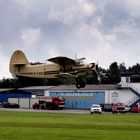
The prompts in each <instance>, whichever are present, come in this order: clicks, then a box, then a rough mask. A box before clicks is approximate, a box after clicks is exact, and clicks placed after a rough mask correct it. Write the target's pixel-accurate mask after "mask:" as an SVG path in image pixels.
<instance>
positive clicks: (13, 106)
mask: <svg viewBox="0 0 140 140" xmlns="http://www.w3.org/2000/svg"><path fill="white" fill-rule="evenodd" d="M2 107H4V108H19V107H20V106H19V104H16V103H9V102H4V103H2Z"/></svg>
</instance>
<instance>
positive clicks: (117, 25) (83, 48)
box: [0, 0, 140, 77]
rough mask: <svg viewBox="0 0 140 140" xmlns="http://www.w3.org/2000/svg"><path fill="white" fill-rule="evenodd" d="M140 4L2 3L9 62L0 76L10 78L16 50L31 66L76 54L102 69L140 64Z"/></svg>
mask: <svg viewBox="0 0 140 140" xmlns="http://www.w3.org/2000/svg"><path fill="white" fill-rule="evenodd" d="M139 5H140V2H139V0H135V1H133V0H117V1H114V0H109V1H108V0H94V1H93V0H69V1H66V0H61V2H60V1H57V0H47V1H46V0H39V1H37V0H0V31H1V32H0V54H1V57H0V60H2V61H3V62H5V63H3V64H2V65H3V68H2V72H1V75H0V77H3V76H6V75H7V76H9V75H10V73H9V70H8V63H9V59H10V57H11V54H12V53H13V52H14V51H15V50H17V49H21V50H23V51H24V52H25V54H26V55H27V57H28V59H29V61H32V62H33V61H40V62H44V61H45V60H46V59H47V58H49V57H54V56H57V55H63V56H68V57H72V58H74V55H75V53H77V56H79V57H87V62H93V61H95V62H96V61H98V62H99V64H100V65H101V67H106V68H107V67H108V66H109V65H110V64H111V63H112V62H113V61H117V62H119V63H121V62H125V63H126V64H127V66H130V65H134V64H135V63H137V62H139V60H140V56H139V52H140V48H139V46H140V41H139V36H140V27H139V24H140V14H139V13H140V9H139ZM36 52H37V54H36ZM134 56H135V57H134Z"/></svg>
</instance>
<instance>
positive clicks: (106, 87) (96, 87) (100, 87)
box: [49, 85, 116, 90]
mask: <svg viewBox="0 0 140 140" xmlns="http://www.w3.org/2000/svg"><path fill="white" fill-rule="evenodd" d="M49 90H77V88H76V86H75V85H59V86H54V87H52V88H50V89H49ZM78 90H116V85H86V87H85V88H80V89H78Z"/></svg>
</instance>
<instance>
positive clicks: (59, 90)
mask: <svg viewBox="0 0 140 140" xmlns="http://www.w3.org/2000/svg"><path fill="white" fill-rule="evenodd" d="M139 77H140V74H139V75H134V74H133V75H132V74H122V76H121V82H120V83H119V84H118V85H86V87H85V88H81V89H77V88H76V87H75V85H60V86H36V87H25V88H20V89H19V90H20V91H24V92H25V93H31V94H32V97H38V96H49V97H54V96H55V97H56V96H63V97H64V98H65V102H66V108H67V109H89V107H90V106H91V105H92V104H112V103H116V102H122V103H124V104H126V105H128V106H132V105H133V104H136V103H139V102H140V82H138V78H139ZM133 78H135V79H136V81H137V82H136V83H134V79H133ZM131 79H133V80H132V81H131ZM9 95H10V91H9ZM12 95H13V96H8V97H9V98H15V97H16V98H25V96H24V95H27V94H22V95H18V94H16V95H17V96H16V95H14V94H12ZM4 96H6V95H5V94H2V92H0V97H1V100H2V98H3V97H4ZM26 97H27V96H26ZM27 98H28V100H29V101H26V100H27ZM27 98H26V99H24V100H23V99H22V108H32V104H31V103H33V101H30V100H32V98H31V95H28V97H27ZM18 102H19V100H18ZM24 102H25V103H24ZM24 104H25V105H24ZM28 104H29V105H28Z"/></svg>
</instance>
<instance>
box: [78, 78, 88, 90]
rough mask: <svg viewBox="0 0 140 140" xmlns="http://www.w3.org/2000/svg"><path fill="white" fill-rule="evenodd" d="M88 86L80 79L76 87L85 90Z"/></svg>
mask: <svg viewBox="0 0 140 140" xmlns="http://www.w3.org/2000/svg"><path fill="white" fill-rule="evenodd" d="M85 86H86V84H85V82H84V81H83V80H82V79H81V78H80V77H79V78H77V79H76V87H77V88H84V87H85Z"/></svg>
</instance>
